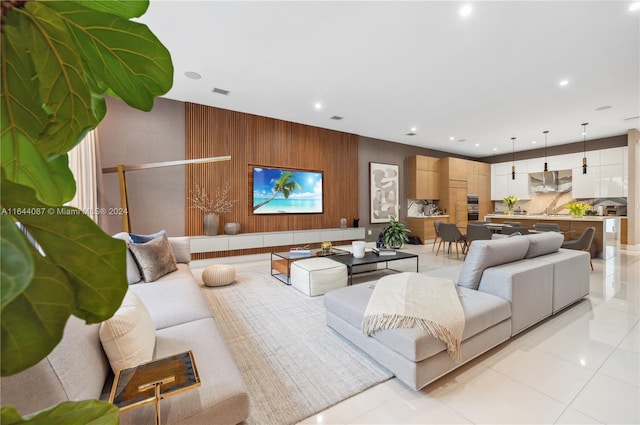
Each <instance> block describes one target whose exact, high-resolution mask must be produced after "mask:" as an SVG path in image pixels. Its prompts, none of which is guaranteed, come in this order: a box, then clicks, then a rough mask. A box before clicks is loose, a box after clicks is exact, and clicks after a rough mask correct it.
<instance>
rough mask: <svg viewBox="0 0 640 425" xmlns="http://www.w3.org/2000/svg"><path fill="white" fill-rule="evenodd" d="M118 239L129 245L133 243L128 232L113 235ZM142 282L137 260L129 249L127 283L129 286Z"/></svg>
mask: <svg viewBox="0 0 640 425" xmlns="http://www.w3.org/2000/svg"><path fill="white" fill-rule="evenodd" d="M113 237H114V238H116V239H122V240H123V241H125V242H126V243H127V245H128V244H129V243H130V242H131V238H130V237H129V234H128V233H126V232H120V233H116V234H115V235H113ZM141 280H142V276H140V269H138V264H137V263H136V260H134V258H133V255H132V254H131V251H129V249H128V248H127V282H128V283H129V285H131V284H132V283H138V282H140V281H141Z"/></svg>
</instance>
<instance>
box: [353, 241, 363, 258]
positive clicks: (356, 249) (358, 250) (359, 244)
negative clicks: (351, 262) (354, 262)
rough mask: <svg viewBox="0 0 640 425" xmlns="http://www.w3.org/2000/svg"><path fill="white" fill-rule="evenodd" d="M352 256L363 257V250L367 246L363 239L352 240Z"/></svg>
mask: <svg viewBox="0 0 640 425" xmlns="http://www.w3.org/2000/svg"><path fill="white" fill-rule="evenodd" d="M351 245H352V246H353V258H364V250H365V248H366V246H367V243H366V242H365V241H353V242H352V243H351Z"/></svg>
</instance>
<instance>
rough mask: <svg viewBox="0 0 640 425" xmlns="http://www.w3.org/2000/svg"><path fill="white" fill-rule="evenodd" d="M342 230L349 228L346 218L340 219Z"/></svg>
mask: <svg viewBox="0 0 640 425" xmlns="http://www.w3.org/2000/svg"><path fill="white" fill-rule="evenodd" d="M340 228H341V229H346V228H347V219H346V218H344V217H343V218H341V219H340Z"/></svg>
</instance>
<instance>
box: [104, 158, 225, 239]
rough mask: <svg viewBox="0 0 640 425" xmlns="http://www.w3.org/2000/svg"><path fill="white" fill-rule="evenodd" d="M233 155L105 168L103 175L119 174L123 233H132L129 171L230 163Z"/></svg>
mask: <svg viewBox="0 0 640 425" xmlns="http://www.w3.org/2000/svg"><path fill="white" fill-rule="evenodd" d="M230 160H231V155H225V156H214V157H210V158H198V159H184V160H179V161H165V162H152V163H148V164H139V165H122V164H120V165H118V166H117V167H107V168H103V169H102V172H103V173H105V174H106V173H118V182H119V185H120V206H121V207H122V211H123V214H122V231H123V232H130V231H131V221H130V220H129V201H128V199H127V178H126V175H125V173H126V172H127V171H137V170H146V169H149V168H161V167H174V166H176V165H189V164H204V163H207V162H218V161H230Z"/></svg>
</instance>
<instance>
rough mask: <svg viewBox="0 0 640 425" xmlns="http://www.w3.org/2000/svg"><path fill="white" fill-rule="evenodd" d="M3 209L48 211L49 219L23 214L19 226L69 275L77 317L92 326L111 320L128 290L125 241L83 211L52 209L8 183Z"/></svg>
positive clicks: (26, 191) (5, 186)
mask: <svg viewBox="0 0 640 425" xmlns="http://www.w3.org/2000/svg"><path fill="white" fill-rule="evenodd" d="M2 206H3V207H4V208H21V209H26V210H29V209H45V211H46V213H45V214H40V215H36V214H28V215H24V216H21V217H20V221H21V222H22V223H23V224H24V225H25V227H26V228H27V230H28V231H29V233H31V234H32V235H33V236H34V238H35V239H36V240H37V242H38V244H40V246H41V248H42V249H43V250H44V252H45V254H46V255H47V257H48V258H49V259H50V260H51V261H53V262H55V263H56V264H57V265H58V266H59V267H61V268H62V269H63V270H64V271H65V273H66V275H67V276H68V278H69V281H70V283H71V286H72V287H73V290H74V291H75V293H76V302H77V307H76V310H75V311H74V313H73V314H74V315H76V316H78V317H80V318H82V319H84V320H86V321H87V322H88V323H96V322H101V321H103V320H106V319H108V318H109V317H111V316H112V315H113V313H114V312H115V311H116V310H117V308H118V307H119V306H120V304H121V302H122V298H123V297H124V294H125V292H126V290H127V276H126V257H125V255H126V246H125V243H124V241H122V240H119V239H115V238H112V237H110V236H109V235H107V234H105V233H104V232H103V231H102V230H101V229H100V228H99V227H98V225H97V224H95V223H94V222H93V221H92V220H91V219H90V218H89V217H87V216H86V215H85V214H83V213H82V212H81V211H80V210H78V209H76V208H71V207H57V208H53V207H48V208H47V206H46V205H44V204H42V203H40V202H38V200H37V199H36V197H35V194H34V193H33V191H31V190H30V189H29V188H25V187H24V186H20V185H17V184H15V183H12V182H9V181H7V180H3V181H2ZM3 315H4V312H3Z"/></svg>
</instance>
